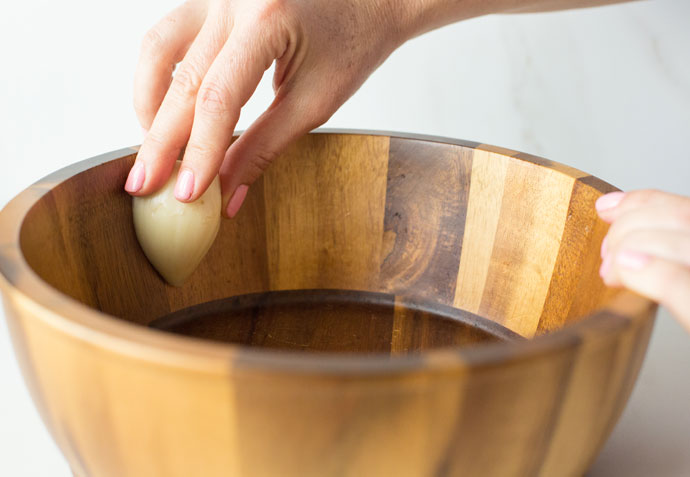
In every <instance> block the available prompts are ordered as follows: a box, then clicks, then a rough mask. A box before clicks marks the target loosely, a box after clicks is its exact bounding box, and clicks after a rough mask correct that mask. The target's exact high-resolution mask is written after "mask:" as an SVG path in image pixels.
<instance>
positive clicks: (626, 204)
mask: <svg viewBox="0 0 690 477" xmlns="http://www.w3.org/2000/svg"><path fill="white" fill-rule="evenodd" d="M596 208H597V212H598V213H599V216H600V217H601V218H602V219H603V220H604V221H606V222H608V223H610V224H611V228H610V229H609V232H608V234H607V236H606V237H605V238H604V242H603V243H602V247H601V255H602V258H603V262H602V264H601V269H600V271H599V273H600V275H601V277H602V278H603V280H604V283H606V285H608V286H625V287H626V288H629V289H631V290H633V291H635V292H637V293H639V294H641V295H645V296H647V297H648V298H650V299H652V300H654V301H657V302H659V303H661V304H662V305H664V306H666V307H667V308H668V309H669V310H670V311H671V313H673V315H675V317H676V318H677V319H678V320H679V321H680V323H681V324H682V325H683V326H685V328H686V329H687V330H688V331H690V197H683V196H679V195H674V194H669V193H666V192H660V191H653V190H641V191H634V192H628V193H623V192H612V193H610V194H606V195H604V196H602V197H600V198H599V200H597V203H596Z"/></svg>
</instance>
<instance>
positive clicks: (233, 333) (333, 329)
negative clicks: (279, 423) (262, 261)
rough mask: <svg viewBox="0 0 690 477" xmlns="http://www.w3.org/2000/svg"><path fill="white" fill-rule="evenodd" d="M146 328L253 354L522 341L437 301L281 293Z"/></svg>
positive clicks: (407, 350) (210, 306) (207, 306)
mask: <svg viewBox="0 0 690 477" xmlns="http://www.w3.org/2000/svg"><path fill="white" fill-rule="evenodd" d="M149 326H150V327H151V328H155V329H159V330H163V331H168V332H172V333H176V334H181V335H185V336H190V337H195V338H203V339H209V340H213V341H220V342H224V343H233V344H240V345H244V346H250V347H257V348H273V349H279V350H290V351H304V352H329V353H364V354H373V353H391V354H411V353H418V352H421V351H424V350H429V349H435V348H445V347H457V346H470V345H476V344H480V343H486V342H492V341H505V340H511V339H520V337H519V336H518V335H517V334H515V333H513V332H511V331H510V330H508V329H507V328H504V327H503V326H501V325H498V324H496V323H494V322H492V321H489V320H487V319H484V318H482V317H480V316H477V315H474V314H472V313H469V312H466V311H463V310H459V309H457V308H452V307H448V306H444V305H439V304H437V303H431V302H424V301H419V300H411V299H404V298H402V297H396V296H394V295H391V294H385V293H371V292H364V291H353V290H284V291H273V292H267V293H256V294H250V295H242V296H235V297H230V298H225V299H221V300H216V301H212V302H208V303H203V304H199V305H195V306H192V307H189V308H185V309H183V310H179V311H176V312H174V313H171V314H168V315H165V316H163V317H160V318H158V319H156V320H154V321H152V322H151V323H150V324H149Z"/></svg>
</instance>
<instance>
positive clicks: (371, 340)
mask: <svg viewBox="0 0 690 477" xmlns="http://www.w3.org/2000/svg"><path fill="white" fill-rule="evenodd" d="M135 153H136V150H135V149H131V148H129V149H125V150H121V151H115V152H113V153H108V154H105V155H103V156H99V157H97V158H94V159H91V160H87V161H84V162H80V163H76V164H74V165H72V166H69V167H67V168H65V169H63V170H61V171H58V172H56V173H54V174H51V175H50V176H48V177H46V178H44V179H42V180H40V181H39V182H37V183H36V184H35V185H33V186H31V187H30V188H29V189H27V190H26V191H24V192H22V193H21V194H20V195H19V196H17V197H16V198H15V199H13V200H12V201H11V202H10V203H9V204H8V205H7V206H6V207H5V209H3V211H2V212H0V290H1V291H2V293H3V303H4V306H5V309H6V311H7V313H6V316H7V320H8V324H9V330H10V335H11V337H12V341H13V345H14V348H15V353H16V355H17V357H18V360H19V362H20V365H21V369H22V373H23V374H24V376H25V379H26V382H27V384H28V387H29V390H30V392H31V394H32V396H33V398H34V401H35V403H36V405H37V407H38V409H39V412H40V414H41V417H42V419H43V420H44V422H45V423H46V426H47V427H48V429H49V430H50V432H51V435H52V436H53V438H54V439H55V441H56V443H57V445H58V446H59V448H60V449H61V451H62V452H63V454H64V455H65V457H66V458H67V460H68V461H69V464H70V466H71V468H72V469H73V472H74V474H75V475H78V476H80V477H94V476H96V477H110V476H112V477H122V476H128V477H129V476H131V477H157V476H161V477H188V476H190V475H203V476H205V477H216V476H225V475H247V476H252V477H253V476H275V475H280V476H300V477H302V476H330V475H333V476H336V475H337V476H358V477H359V476H365V477H366V476H381V475H396V476H415V477H417V476H433V475H443V476H455V475H482V476H500V477H503V476H525V475H543V476H568V475H582V474H583V473H585V472H586V470H587V468H588V466H589V465H590V463H591V462H592V460H593V459H594V458H595V456H596V454H597V452H598V451H599V449H600V448H601V446H602V445H603V443H604V442H605V440H606V438H607V436H608V435H609V433H610V432H611V430H612V428H613V426H614V425H615V423H616V421H617V419H618V417H619V416H620V413H621V412H622V410H623V408H624V406H625V403H626V402H627V399H628V397H629V395H630V392H631V390H632V386H633V385H634V382H635V379H636V377H637V373H638V371H639V369H640V366H641V363H642V360H643V358H644V355H645V351H646V347H647V343H648V342H649V336H650V332H651V328H652V325H653V318H654V313H655V309H656V307H655V305H654V304H653V303H651V302H649V301H648V300H646V299H643V298H641V297H639V296H637V295H634V294H632V293H630V292H627V291H623V290H612V289H608V288H606V287H605V286H604V284H603V283H602V282H601V280H600V279H599V277H598V274H597V270H598V267H599V264H600V258H599V249H600V245H601V239H602V237H603V236H604V234H605V233H606V227H607V226H606V224H604V223H603V222H601V221H600V220H599V219H598V218H597V216H596V213H595V212H594V208H593V204H594V202H595V201H596V199H597V198H598V197H599V196H600V195H602V194H603V193H605V192H608V191H610V190H613V189H614V188H613V187H612V186H610V185H608V184H606V183H604V182H602V181H600V180H599V179H597V178H594V177H592V176H589V175H588V174H586V173H583V172H581V171H577V170H575V169H573V168H570V167H568V166H564V165H562V164H558V163H556V162H553V161H550V160H547V159H543V158H537V157H534V156H529V155H526V154H522V153H519V152H517V151H511V150H507V149H503V148H496V147H492V146H487V145H480V144H477V143H470V142H466V141H459V140H452V139H443V138H433V137H421V136H409V135H408V136H405V135H396V134H388V135H386V134H379V135H376V134H369V133H366V132H362V131H360V132H352V133H347V132H330V133H315V134H310V135H308V136H305V137H304V138H302V139H300V140H298V141H297V142H296V143H295V144H294V145H292V146H291V147H290V148H289V149H288V150H287V151H286V152H285V154H284V155H283V156H281V157H280V158H279V159H278V161H277V162H276V164H275V165H274V167H272V168H271V169H270V170H269V171H268V172H267V173H266V174H265V175H264V177H263V178H262V179H260V180H259V181H257V182H256V183H255V184H253V185H252V186H251V188H250V192H249V195H248V197H247V200H246V203H245V205H244V207H243V209H242V211H241V212H240V214H239V215H238V216H237V217H236V218H235V219H234V220H232V221H224V223H223V225H222V228H221V232H220V234H219V237H218V239H217V241H216V243H215V244H214V246H213V247H212V248H211V250H210V252H209V254H208V256H207V257H206V258H205V259H204V261H203V262H202V263H201V265H200V266H199V268H198V269H197V271H196V272H195V273H194V274H193V275H192V277H191V278H190V280H189V282H188V283H186V284H185V285H184V286H183V287H181V288H173V287H170V286H168V285H166V284H165V283H164V281H163V280H162V279H161V278H160V277H159V276H158V274H157V273H156V272H155V270H154V269H153V268H152V267H151V266H150V264H149V263H148V262H147V261H146V259H145V256H144V255H143V253H142V252H141V250H140V249H139V247H138V244H137V242H136V238H135V235H134V232H133V227H132V224H131V200H130V198H129V196H128V195H127V194H125V193H124V192H123V191H122V187H123V184H124V181H125V178H126V175H127V172H128V169H129V167H130V165H131V163H132V161H133V158H134V155H135ZM315 289H318V290H315ZM286 297H288V298H286ZM252 300H253V301H252ZM281 300H282V301H281ZM285 300H288V302H289V303H288V302H286V301H285ZM289 300H292V301H291V302H290V301H289ZM338 300H340V301H338ZM238 304H239V305H238ZM238 306H239V307H240V308H241V310H240V311H239V312H237V309H238ZM223 307H225V308H223ZM228 307H229V308H228ZM233 307H234V308H233ZM242 307H244V308H242ZM229 309H232V310H235V312H233V313H234V314H233V313H230V314H228V310H229ZM165 317H167V318H165ZM156 319H159V321H157V322H155V321H154V320H156ZM160 320H162V321H160ZM165 320H168V321H165ZM152 322H153V325H154V326H155V325H156V324H158V325H160V324H161V323H167V326H168V328H167V329H169V330H171V331H176V332H178V333H182V334H185V336H180V334H174V333H164V332H161V331H159V330H156V329H152V328H151V327H149V326H146V325H149V324H152ZM497 333H498V334H497ZM501 333H502V334H501ZM492 336H493V337H494V338H495V337H496V336H502V337H503V338H502V339H492V338H491V337H492ZM525 338H528V339H525Z"/></svg>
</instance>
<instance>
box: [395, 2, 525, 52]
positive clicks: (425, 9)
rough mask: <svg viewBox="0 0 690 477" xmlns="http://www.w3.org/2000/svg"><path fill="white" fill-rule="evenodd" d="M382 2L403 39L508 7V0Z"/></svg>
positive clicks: (403, 40)
mask: <svg viewBox="0 0 690 477" xmlns="http://www.w3.org/2000/svg"><path fill="white" fill-rule="evenodd" d="M385 1H386V2H387V3H388V4H389V8H390V9H391V11H392V12H393V14H394V15H395V16H396V20H397V23H398V25H399V33H400V35H401V37H402V42H405V41H407V40H409V39H411V38H414V37H416V36H419V35H422V34H424V33H426V32H429V31H431V30H434V29H436V28H440V27H442V26H445V25H450V24H451V23H456V22H459V21H462V20H468V19H470V18H475V17H480V16H483V15H488V14H491V13H500V12H502V11H504V10H507V9H508V8H510V6H509V4H510V3H511V0H385ZM512 3H515V1H513V2H512Z"/></svg>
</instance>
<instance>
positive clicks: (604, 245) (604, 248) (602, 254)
mask: <svg viewBox="0 0 690 477" xmlns="http://www.w3.org/2000/svg"><path fill="white" fill-rule="evenodd" d="M608 238H609V236H608V235H606V236H605V237H604V240H602V241H601V258H604V255H606V241H607V240H608Z"/></svg>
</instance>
